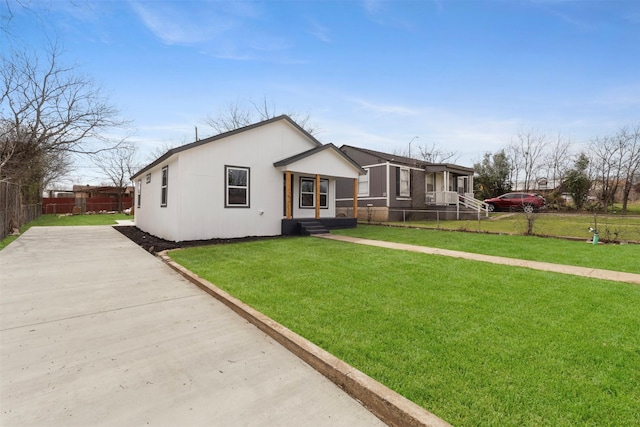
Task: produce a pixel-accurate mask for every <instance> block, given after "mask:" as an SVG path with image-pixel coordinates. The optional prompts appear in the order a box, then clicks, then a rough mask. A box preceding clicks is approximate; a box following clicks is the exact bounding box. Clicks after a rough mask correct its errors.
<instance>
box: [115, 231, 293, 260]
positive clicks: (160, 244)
mask: <svg viewBox="0 0 640 427" xmlns="http://www.w3.org/2000/svg"><path fill="white" fill-rule="evenodd" d="M113 228H115V229H116V230H118V231H119V232H120V233H122V234H124V235H125V236H126V237H128V238H129V239H130V240H132V241H133V242H134V243H136V244H137V245H139V246H141V247H142V248H144V250H146V251H148V252H151V253H152V254H156V253H158V252H162V251H166V250H170V249H179V248H191V247H195V246H207V245H222V244H227V243H238V242H250V241H254V240H266V239H277V238H282V236H273V237H262V236H260V237H258V236H251V237H242V238H238V239H210V240H186V241H184V242H171V241H168V240H164V239H161V238H159V237H156V236H153V235H151V234H149V233H145V232H144V231H142V230H140V229H139V228H138V227H135V226H131V225H114V226H113Z"/></svg>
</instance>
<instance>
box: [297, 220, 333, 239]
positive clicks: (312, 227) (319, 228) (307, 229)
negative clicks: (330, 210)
mask: <svg viewBox="0 0 640 427" xmlns="http://www.w3.org/2000/svg"><path fill="white" fill-rule="evenodd" d="M298 224H299V225H300V230H301V231H302V233H301V234H303V235H306V236H310V235H313V234H326V233H328V232H329V230H327V229H326V228H325V227H324V226H323V225H322V224H321V223H320V221H314V220H305V221H299V222H298Z"/></svg>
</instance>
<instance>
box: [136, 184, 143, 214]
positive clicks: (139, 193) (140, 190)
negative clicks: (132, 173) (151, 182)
mask: <svg viewBox="0 0 640 427" xmlns="http://www.w3.org/2000/svg"><path fill="white" fill-rule="evenodd" d="M141 202H142V179H139V180H138V203H137V207H138V208H139V207H140V203H141Z"/></svg>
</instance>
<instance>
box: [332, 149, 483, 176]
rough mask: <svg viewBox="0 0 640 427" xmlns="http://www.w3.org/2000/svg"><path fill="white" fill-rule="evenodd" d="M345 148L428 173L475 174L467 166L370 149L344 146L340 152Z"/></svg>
mask: <svg viewBox="0 0 640 427" xmlns="http://www.w3.org/2000/svg"><path fill="white" fill-rule="evenodd" d="M343 148H349V149H352V150H358V151H361V152H363V153H367V154H370V155H372V156H376V157H378V158H380V159H382V160H386V161H388V162H394V163H400V164H404V165H407V166H416V167H421V168H425V170H426V171H427V172H441V171H444V170H448V171H452V172H459V173H467V172H474V169H473V168H468V167H466V166H460V165H456V164H453V163H431V162H427V161H426V160H419V159H413V158H411V157H405V156H399V155H396V154H389V153H383V152H381V151H375V150H369V149H368V148H360V147H354V146H352V145H343V146H342V147H340V150H342V149H343Z"/></svg>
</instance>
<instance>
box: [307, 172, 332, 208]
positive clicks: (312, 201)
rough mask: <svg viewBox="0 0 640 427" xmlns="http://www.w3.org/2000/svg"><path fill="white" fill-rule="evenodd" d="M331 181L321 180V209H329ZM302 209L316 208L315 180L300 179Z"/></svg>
mask: <svg viewBox="0 0 640 427" xmlns="http://www.w3.org/2000/svg"><path fill="white" fill-rule="evenodd" d="M328 203H329V180H328V179H321V180H320V207H321V208H327V207H328V206H329V205H328ZM300 207H301V208H315V207H316V180H315V179H314V178H300Z"/></svg>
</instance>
